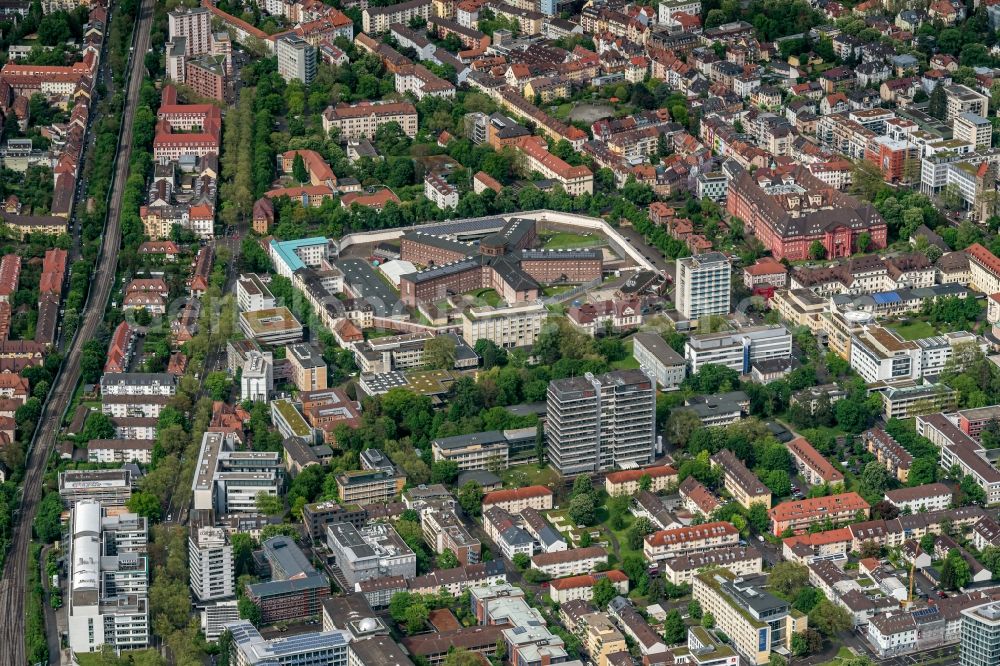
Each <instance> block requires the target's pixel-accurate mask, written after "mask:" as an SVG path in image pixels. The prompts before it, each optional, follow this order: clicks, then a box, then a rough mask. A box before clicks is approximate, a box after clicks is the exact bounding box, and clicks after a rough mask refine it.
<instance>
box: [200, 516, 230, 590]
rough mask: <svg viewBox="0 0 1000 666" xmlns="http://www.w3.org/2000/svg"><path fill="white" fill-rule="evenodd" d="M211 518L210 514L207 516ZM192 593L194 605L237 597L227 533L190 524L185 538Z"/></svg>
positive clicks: (203, 523) (209, 527) (201, 523)
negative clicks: (188, 532) (189, 529)
mask: <svg viewBox="0 0 1000 666" xmlns="http://www.w3.org/2000/svg"><path fill="white" fill-rule="evenodd" d="M207 515H208V516H212V515H213V514H212V513H211V512H207ZM188 569H189V572H190V577H191V593H192V594H193V595H194V598H195V600H196V601H197V602H206V601H216V600H218V599H228V598H230V597H232V596H234V595H235V594H236V574H235V567H234V564H233V546H232V544H230V543H229V538H228V536H227V535H226V531H225V530H223V529H222V528H221V527H213V526H212V525H209V524H206V523H205V522H202V521H199V522H197V523H194V522H192V524H191V531H190V534H189V535H188Z"/></svg>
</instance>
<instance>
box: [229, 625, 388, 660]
mask: <svg viewBox="0 0 1000 666" xmlns="http://www.w3.org/2000/svg"><path fill="white" fill-rule="evenodd" d="M226 629H228V630H229V632H230V633H231V634H232V635H233V648H234V649H233V650H232V657H231V659H232V663H233V664H234V666H258V665H259V666H320V665H322V666H349V655H348V653H349V646H350V640H351V635H350V633H348V632H346V631H341V630H334V631H324V632H312V633H306V634H298V635H295V636H282V637H281V638H274V639H270V640H268V639H265V638H264V637H263V636H261V635H260V632H258V631H257V628H256V627H254V626H253V625H252V624H250V623H249V622H248V621H246V620H238V621H236V622H230V623H229V624H227V625H226ZM400 666H403V665H402V664H401V665H400Z"/></svg>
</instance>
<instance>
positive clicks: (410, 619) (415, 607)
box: [404, 603, 430, 635]
mask: <svg viewBox="0 0 1000 666" xmlns="http://www.w3.org/2000/svg"><path fill="white" fill-rule="evenodd" d="M429 617H430V611H429V610H428V609H427V606H425V605H424V604H423V603H418V604H410V606H408V607H407V609H406V613H405V614H404V618H405V620H406V633H408V634H411V635H412V634H415V633H417V632H419V631H423V629H424V627H425V626H427V619H428V618H429Z"/></svg>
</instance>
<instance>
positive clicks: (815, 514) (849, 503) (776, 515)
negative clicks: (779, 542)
mask: <svg viewBox="0 0 1000 666" xmlns="http://www.w3.org/2000/svg"><path fill="white" fill-rule="evenodd" d="M870 508H871V506H870V505H869V504H868V502H866V501H865V500H864V499H863V498H862V497H861V496H860V495H858V494H857V493H854V492H851V493H841V494H839V495H828V496H826V497H814V498H809V499H803V500H793V501H790V502H782V503H781V504H778V505H777V506H775V507H774V508H773V509H771V510H770V512H769V514H770V516H771V526H772V531H773V533H774V536H781V535H782V534H784V533H785V532H786V531H787V530H791V531H792V532H800V531H804V530H805V529H806V528H808V527H809V526H810V525H815V524H817V523H825V522H828V521H829V523H831V524H833V525H836V524H838V523H846V522H852V521H856V520H857V516H859V515H863V516H864V517H865V518H867V517H868V514H869V510H870Z"/></svg>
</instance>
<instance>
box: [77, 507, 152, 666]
mask: <svg viewBox="0 0 1000 666" xmlns="http://www.w3.org/2000/svg"><path fill="white" fill-rule="evenodd" d="M146 530H147V525H146V519H145V518H141V517H139V516H136V515H135V514H117V515H111V516H109V515H108V514H107V512H106V511H105V510H103V509H102V507H101V504H100V503H99V502H95V501H90V500H87V501H82V502H79V503H77V505H76V506H75V507H74V508H73V510H72V511H71V512H70V530H69V531H70V543H69V554H68V556H67V561H68V562H69V567H70V572H69V576H70V580H69V590H68V593H69V594H68V599H67V607H68V608H67V618H68V630H69V647H70V649H71V650H73V651H74V652H96V651H98V650H100V649H101V646H102V645H104V644H109V645H112V646H114V647H115V648H116V649H120V650H130V649H138V648H143V647H146V646H147V645H148V644H149V608H148V604H149V599H148V586H149V562H148V559H147V557H146V555H145V549H146V537H147V531H146Z"/></svg>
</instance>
